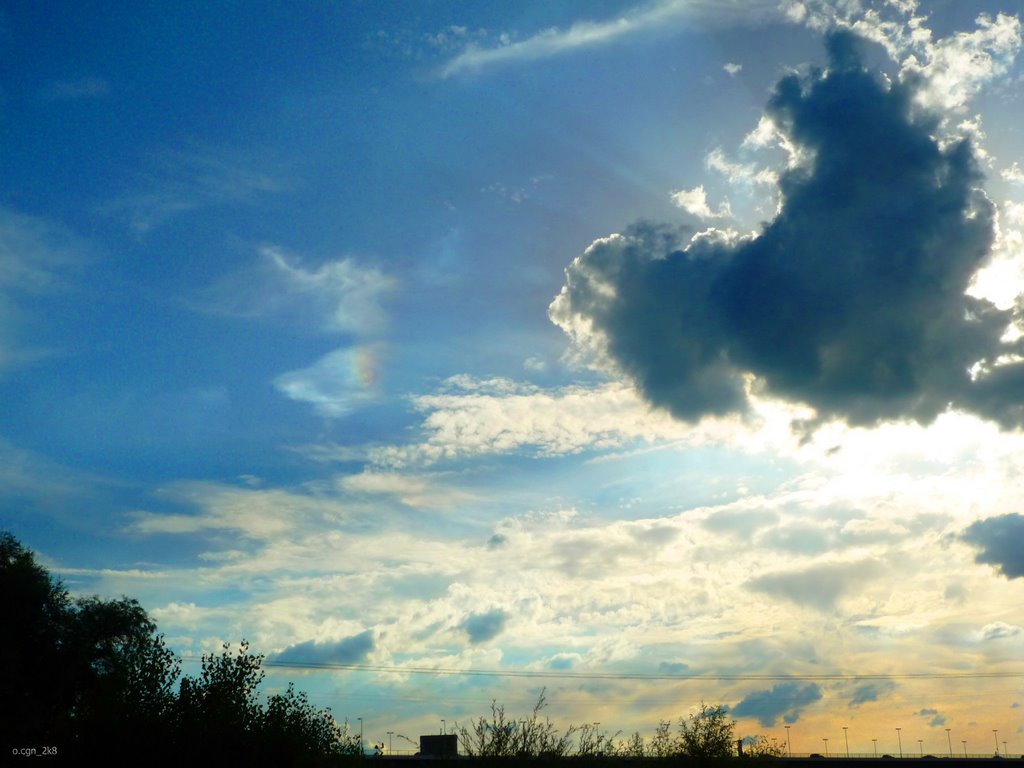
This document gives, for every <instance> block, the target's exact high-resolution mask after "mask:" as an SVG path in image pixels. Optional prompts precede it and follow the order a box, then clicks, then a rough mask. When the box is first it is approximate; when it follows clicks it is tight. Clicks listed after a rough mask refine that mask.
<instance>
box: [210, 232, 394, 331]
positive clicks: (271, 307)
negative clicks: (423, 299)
mask: <svg viewBox="0 0 1024 768" xmlns="http://www.w3.org/2000/svg"><path fill="white" fill-rule="evenodd" d="M395 287H396V281H395V279H394V278H392V277H390V276H388V275H386V274H384V273H383V272H382V271H380V270H379V269H377V268H376V267H374V266H372V265H368V264H363V263H360V261H359V260H357V259H355V258H352V257H348V256H346V257H343V258H339V259H331V260H326V261H322V262H320V263H319V264H315V265H306V264H304V263H302V261H301V259H300V258H299V257H298V256H296V255H294V254H290V253H288V252H287V251H286V250H285V249H284V248H281V247H280V246H277V245H264V246H262V247H261V248H260V249H259V257H258V259H257V260H256V261H255V262H253V263H252V264H249V265H247V266H245V267H243V268H241V269H237V270H235V271H233V272H230V273H228V274H226V275H224V276H223V277H221V278H220V279H219V280H217V281H215V282H214V283H212V284H211V285H209V286H207V287H206V288H204V289H202V290H201V291H199V292H198V293H197V295H196V297H195V298H194V299H193V301H192V303H193V306H194V307H195V308H196V309H199V310H201V311H207V312H214V313H217V314H224V315H228V316H230V317H239V318H251V319H269V320H285V321H290V322H293V323H295V324H298V325H302V326H304V327H306V328H309V329H311V330H315V331H318V332H323V333H330V334H351V335H359V336H364V337H365V336H368V335H372V334H375V333H377V332H379V331H381V330H382V329H383V327H384V325H385V323H386V320H387V313H386V312H385V310H384V308H383V307H382V305H381V302H382V300H383V298H384V297H385V296H386V295H388V294H389V293H391V292H392V291H393V290H394V289H395Z"/></svg>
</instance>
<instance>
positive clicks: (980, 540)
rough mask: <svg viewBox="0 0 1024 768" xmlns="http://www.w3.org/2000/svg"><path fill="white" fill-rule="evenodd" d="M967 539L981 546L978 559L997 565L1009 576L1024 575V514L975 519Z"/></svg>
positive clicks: (969, 527) (965, 537) (964, 535)
mask: <svg viewBox="0 0 1024 768" xmlns="http://www.w3.org/2000/svg"><path fill="white" fill-rule="evenodd" d="M963 538H964V541H966V542H967V543H968V544H972V545H974V546H975V547H977V548H978V550H979V552H978V554H977V555H975V556H974V559H975V561H976V562H979V563H988V564H989V565H994V566H995V567H996V569H997V570H998V571H999V572H1000V573H1002V574H1003V575H1004V576H1005V577H1006V578H1008V579H1018V578H1024V547H1022V545H1021V543H1022V542H1024V515H1018V514H1016V513H1013V514H1009V515H999V516H997V517H990V518H987V519H986V520H978V521H977V522H975V523H971V524H970V525H969V526H968V527H967V530H965V531H964V533H963Z"/></svg>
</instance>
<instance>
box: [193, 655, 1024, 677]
mask: <svg viewBox="0 0 1024 768" xmlns="http://www.w3.org/2000/svg"><path fill="white" fill-rule="evenodd" d="M182 660H183V661H199V660H200V659H199V657H193V656H183V657H182ZM263 666H264V667H281V668H287V669H303V670H322V671H330V670H334V671H348V672H383V673H392V674H401V673H404V674H413V675H437V676H464V677H507V678H517V677H519V678H539V679H560V680H664V681H672V680H676V681H689V680H737V681H752V680H765V681H789V680H792V681H806V682H814V681H819V680H854V681H856V680H983V679H1010V678H1024V671H1022V672H902V673H831V674H829V673H819V674H720V673H715V672H695V673H693V674H672V675H668V674H645V673H631V672H567V671H553V670H543V671H534V670H518V669H506V670H499V669H459V668H455V667H400V666H394V665H384V664H339V663H332V662H315V661H264V662H263Z"/></svg>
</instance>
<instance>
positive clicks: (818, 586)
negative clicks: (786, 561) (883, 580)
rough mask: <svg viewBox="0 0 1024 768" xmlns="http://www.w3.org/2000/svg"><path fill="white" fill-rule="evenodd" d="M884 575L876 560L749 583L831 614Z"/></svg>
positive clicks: (811, 568) (771, 575)
mask: <svg viewBox="0 0 1024 768" xmlns="http://www.w3.org/2000/svg"><path fill="white" fill-rule="evenodd" d="M882 571H883V567H882V565H881V564H880V563H879V562H878V561H876V560H860V561H857V562H850V563H821V564H818V565H812V566H809V567H807V568H803V569H799V570H788V571H777V572H775V573H767V574H765V575H763V576H758V577H756V578H753V579H751V580H750V581H748V582H747V587H749V588H750V589H752V590H754V591H755V592H762V593H764V594H767V595H771V596H773V597H781V598H785V599H786V600H791V601H792V602H794V603H797V604H798V605H803V606H808V607H810V608H816V609H818V610H820V611H831V610H833V609H834V608H835V607H836V604H837V603H838V602H839V600H840V599H842V598H843V597H844V596H845V595H846V594H847V593H848V592H850V591H852V590H856V589H857V588H858V587H859V586H860V585H861V584H863V583H865V582H867V581H871V580H872V579H875V578H878V576H879V575H880V574H881V573H882Z"/></svg>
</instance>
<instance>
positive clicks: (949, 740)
mask: <svg viewBox="0 0 1024 768" xmlns="http://www.w3.org/2000/svg"><path fill="white" fill-rule="evenodd" d="M946 743H947V744H948V745H949V756H950V757H952V756H953V740H952V739H950V738H949V728H947V729H946Z"/></svg>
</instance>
